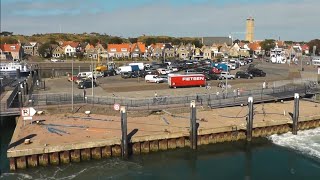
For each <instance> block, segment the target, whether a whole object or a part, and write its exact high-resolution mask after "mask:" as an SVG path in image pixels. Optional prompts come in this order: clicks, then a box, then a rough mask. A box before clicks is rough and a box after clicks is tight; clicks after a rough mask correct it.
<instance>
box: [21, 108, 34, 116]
mask: <svg viewBox="0 0 320 180" xmlns="http://www.w3.org/2000/svg"><path fill="white" fill-rule="evenodd" d="M36 112H37V111H36V110H35V109H34V108H33V107H28V108H22V109H21V116H22V117H32V116H33V115H35V114H36Z"/></svg>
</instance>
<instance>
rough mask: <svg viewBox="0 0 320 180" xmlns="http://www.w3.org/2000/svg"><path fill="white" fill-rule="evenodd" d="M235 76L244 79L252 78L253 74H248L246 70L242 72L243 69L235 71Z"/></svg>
mask: <svg viewBox="0 0 320 180" xmlns="http://www.w3.org/2000/svg"><path fill="white" fill-rule="evenodd" d="M236 78H245V79H252V78H253V75H252V74H249V73H247V72H244V71H238V72H237V73H236Z"/></svg>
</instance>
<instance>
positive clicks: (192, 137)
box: [190, 101, 198, 149]
mask: <svg viewBox="0 0 320 180" xmlns="http://www.w3.org/2000/svg"><path fill="white" fill-rule="evenodd" d="M190 108H191V114H190V141H191V148H192V149H197V143H198V142H197V140H198V138H197V136H198V133H197V126H196V125H197V124H196V123H197V122H196V118H197V116H196V102H195V101H191V103H190Z"/></svg>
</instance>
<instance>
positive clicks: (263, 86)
mask: <svg viewBox="0 0 320 180" xmlns="http://www.w3.org/2000/svg"><path fill="white" fill-rule="evenodd" d="M265 88H266V82H265V81H264V82H263V83H262V89H265Z"/></svg>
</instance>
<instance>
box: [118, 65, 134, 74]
mask: <svg viewBox="0 0 320 180" xmlns="http://www.w3.org/2000/svg"><path fill="white" fill-rule="evenodd" d="M118 69H119V72H120V73H123V72H131V71H132V67H131V66H120V67H119V68H118Z"/></svg>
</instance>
